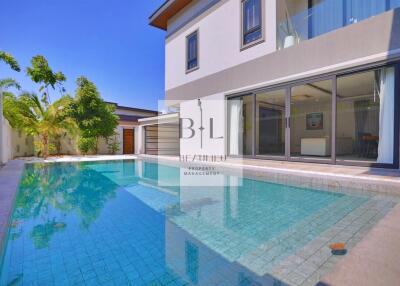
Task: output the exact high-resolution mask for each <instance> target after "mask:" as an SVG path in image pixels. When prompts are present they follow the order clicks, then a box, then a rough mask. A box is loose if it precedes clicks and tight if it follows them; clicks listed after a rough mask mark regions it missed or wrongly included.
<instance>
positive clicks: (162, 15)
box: [149, 0, 192, 30]
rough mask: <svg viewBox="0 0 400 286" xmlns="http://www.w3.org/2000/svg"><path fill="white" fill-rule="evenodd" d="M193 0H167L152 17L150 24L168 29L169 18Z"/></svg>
mask: <svg viewBox="0 0 400 286" xmlns="http://www.w3.org/2000/svg"><path fill="white" fill-rule="evenodd" d="M190 2H192V0H166V1H165V2H164V3H163V4H162V5H161V6H160V7H159V8H158V9H157V10H156V11H155V12H154V13H153V14H152V15H151V16H150V17H149V21H150V25H151V26H154V27H157V28H160V29H162V30H167V24H168V20H169V19H171V18H172V17H173V16H175V15H176V14H178V13H179V12H180V11H181V10H182V9H183V8H185V7H186V6H187V5H188V4H189V3H190Z"/></svg>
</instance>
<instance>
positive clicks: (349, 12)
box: [338, 0, 386, 25]
mask: <svg viewBox="0 0 400 286" xmlns="http://www.w3.org/2000/svg"><path fill="white" fill-rule="evenodd" d="M338 2H342V1H338ZM385 11H386V0H347V1H346V25H348V24H353V23H357V22H360V21H362V20H364V19H367V18H370V17H372V16H375V15H377V14H379V13H382V12H385Z"/></svg>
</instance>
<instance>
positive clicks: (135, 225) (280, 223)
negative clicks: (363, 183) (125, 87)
mask: <svg viewBox="0 0 400 286" xmlns="http://www.w3.org/2000/svg"><path fill="white" fill-rule="evenodd" d="M163 173H164V174H163ZM165 174H168V176H165ZM163 175H164V177H168V180H179V169H178V168H174V167H166V166H163V167H162V168H161V171H160V169H159V165H157V164H155V163H148V162H143V161H132V160H131V161H108V162H91V163H88V162H87V163H62V164H61V163H60V164H32V165H27V166H26V169H25V172H24V175H23V178H22V180H21V184H20V190H19V193H18V196H17V199H16V204H15V210H14V213H13V217H12V225H11V228H10V235H9V237H8V241H7V244H6V252H5V256H4V261H3V264H2V268H1V276H0V277H1V279H0V282H1V283H0V284H1V285H87V284H93V285H103V284H104V285H109V284H111V285H129V284H130V285H207V286H208V285H226V286H235V285H238V286H250V285H252V286H256V285H274V286H276V285H286V284H284V283H283V282H281V281H279V280H278V279H276V278H274V277H273V276H271V275H270V274H269V273H270V271H269V270H271V269H272V267H273V266H274V265H276V264H277V263H279V262H280V261H282V260H283V259H285V258H286V257H288V256H290V255H291V254H293V253H294V252H295V251H296V250H298V249H300V248H301V247H302V246H304V245H305V244H307V243H308V242H309V241H311V240H312V239H313V238H315V237H316V236H317V235H318V234H319V233H321V232H323V231H324V230H326V229H328V228H329V227H330V226H331V225H332V224H334V223H336V222H337V221H339V220H340V219H341V218H343V217H344V216H345V215H347V214H348V213H350V212H351V211H352V210H354V209H356V208H357V207H359V206H360V205H362V204H363V203H364V202H365V201H366V200H367V198H364V197H358V196H348V195H344V194H339V193H328V192H320V191H314V190H307V189H300V188H293V187H288V186H282V185H275V184H269V183H265V182H259V181H254V180H248V179H243V185H242V186H236V185H235V186H230V185H226V186H223V187H219V188H218V187H213V188H212V187H207V188H206V187H203V188H201V187H198V188H195V187H176V186H175V187H159V186H158V184H157V182H158V180H159V179H160V177H163ZM238 179H239V178H236V177H229V178H228V180H227V181H229V180H238ZM311 221H312V222H313V224H312V225H311V224H310V222H311ZM310 225H311V226H310ZM305 231H306V233H305ZM288 233H291V234H292V235H290V236H288ZM273 242H275V243H276V242H279V249H278V251H277V252H275V254H274V256H273V257H271V259H269V260H268V261H267V260H266V261H264V262H265V263H264V264H263V265H261V266H260V265H258V264H259V261H260V259H258V260H257V259H253V258H252V255H254V253H258V252H260V249H261V247H265V245H266V243H273ZM252 261H253V262H254V263H252ZM253 264H254V265H253Z"/></svg>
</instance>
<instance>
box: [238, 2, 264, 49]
mask: <svg viewBox="0 0 400 286" xmlns="http://www.w3.org/2000/svg"><path fill="white" fill-rule="evenodd" d="M246 1H249V0H240V51H243V50H246V49H248V48H251V47H253V46H255V45H258V44H260V43H262V42H264V41H265V0H259V1H260V9H261V11H260V17H261V19H260V21H261V37H260V38H259V39H257V40H253V41H252V42H249V43H247V44H245V43H244V37H245V33H244V20H245V17H244V4H245V2H246ZM252 32H254V31H252Z"/></svg>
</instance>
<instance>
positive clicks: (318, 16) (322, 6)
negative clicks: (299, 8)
mask: <svg viewBox="0 0 400 286" xmlns="http://www.w3.org/2000/svg"><path fill="white" fill-rule="evenodd" d="M312 3H313V5H312V8H311V9H310V11H309V13H310V21H311V22H310V24H311V35H310V38H313V37H316V36H319V35H321V34H324V33H328V32H330V31H333V30H335V29H338V28H341V27H344V26H347V25H350V24H353V23H357V22H360V21H362V20H364V19H367V18H370V17H372V16H375V15H378V14H380V13H382V12H385V11H386V10H387V9H388V8H390V9H393V8H396V7H400V0H390V2H389V6H390V7H387V6H386V5H387V3H386V0H322V1H321V0H313V2H312Z"/></svg>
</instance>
